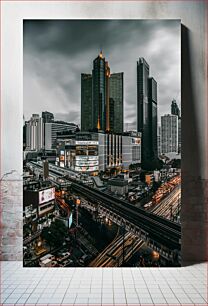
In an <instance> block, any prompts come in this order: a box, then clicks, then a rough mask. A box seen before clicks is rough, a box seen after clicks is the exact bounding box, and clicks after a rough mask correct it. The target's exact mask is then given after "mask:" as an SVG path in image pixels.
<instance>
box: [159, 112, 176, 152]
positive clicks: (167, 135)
mask: <svg viewBox="0 0 208 306" xmlns="http://www.w3.org/2000/svg"><path fill="white" fill-rule="evenodd" d="M161 144H162V153H171V152H175V153H177V152H178V116H177V115H170V114H168V115H164V116H162V117H161Z"/></svg>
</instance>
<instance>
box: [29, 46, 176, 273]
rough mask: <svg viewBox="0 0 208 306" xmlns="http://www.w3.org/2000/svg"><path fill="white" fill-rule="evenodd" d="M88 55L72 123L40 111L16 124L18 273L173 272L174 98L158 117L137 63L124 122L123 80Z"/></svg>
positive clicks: (150, 77)
mask: <svg viewBox="0 0 208 306" xmlns="http://www.w3.org/2000/svg"><path fill="white" fill-rule="evenodd" d="M96 53H97V56H96ZM94 54H95V56H94V59H93V60H92V61H91V62H90V65H88V67H91V68H90V70H91V72H90V70H89V71H82V72H81V73H79V80H80V81H79V90H80V122H79V121H77V120H70V121H69V120H64V119H63V118H60V117H58V115H57V114H54V112H51V111H50V109H48V110H46V108H45V106H44V104H43V105H42V111H41V113H38V112H36V113H31V114H30V118H28V119H27V120H25V119H24V126H23V236H24V237H23V264H24V266H27V267H167V266H172V267H176V266H180V265H181V223H180V211H181V112H180V101H179V100H177V99H179V98H178V96H177V95H176V97H172V98H170V100H169V101H168V102H167V104H168V108H166V109H165V113H164V112H161V111H160V112H159V111H158V109H159V107H160V108H162V106H161V105H160V95H159V94H158V87H160V86H161V84H160V83H159V81H158V80H157V79H156V77H155V74H156V71H155V70H154V69H153V68H152V65H150V64H149V63H148V60H147V59H146V56H145V54H141V56H139V57H137V58H135V59H133V60H134V66H135V78H133V80H134V84H132V85H131V86H134V87H135V91H136V103H135V105H136V107H135V109H134V116H135V118H136V120H135V121H131V122H127V120H126V117H125V112H126V107H127V102H126V101H125V91H126V90H127V89H126V88H127V85H128V84H129V83H128V84H126V83H125V82H126V81H125V80H126V77H125V71H122V70H121V71H118V72H113V69H112V67H113V62H112V61H111V56H110V54H109V55H108V58H107V57H106V56H105V49H104V48H100V49H99V51H98V52H97V50H94ZM114 69H115V68H114ZM160 92H161V90H160ZM77 99H79V97H78V98H77ZM167 109H169V111H167Z"/></svg>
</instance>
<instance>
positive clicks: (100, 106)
mask: <svg viewBox="0 0 208 306" xmlns="http://www.w3.org/2000/svg"><path fill="white" fill-rule="evenodd" d="M107 68H108V63H107V62H106V61H105V58H104V57H103V55H102V52H100V54H99V55H98V56H97V57H96V59H95V60H94V61H93V70H92V105H93V107H92V115H93V129H96V128H97V129H98V130H102V131H105V130H106V116H107V115H106V108H107V106H108V105H109V96H108V97H107V91H108V89H107V88H106V87H107V86H109V81H108V77H106V71H107ZM107 98H108V101H107ZM107 128H108V127H107Z"/></svg>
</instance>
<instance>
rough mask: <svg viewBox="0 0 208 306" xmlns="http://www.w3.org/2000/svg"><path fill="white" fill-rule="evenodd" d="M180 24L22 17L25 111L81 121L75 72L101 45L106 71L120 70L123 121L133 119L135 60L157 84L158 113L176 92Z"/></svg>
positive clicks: (88, 62) (88, 63)
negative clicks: (140, 61)
mask: <svg viewBox="0 0 208 306" xmlns="http://www.w3.org/2000/svg"><path fill="white" fill-rule="evenodd" d="M179 31H180V24H179V21H175V20H157V21H154V20H139V21H138V20H112V21H110V20H107V21H106V20H102V21H101V20H93V21H92V20H91V21H88V20H73V21H72V20H69V21H63V20H54V21H39V20H38V21H32V20H31V21H29V20H27V21H24V113H25V116H26V118H27V119H28V117H29V116H30V115H31V113H34V112H37V113H41V112H42V110H46V109H47V110H48V111H52V112H53V113H55V114H57V117H62V118H69V119H68V120H69V121H74V122H76V123H79V120H80V91H81V90H80V75H81V73H82V72H87V73H90V72H91V70H92V61H93V59H94V58H95V57H96V56H97V54H98V52H99V50H100V49H101V48H102V49H103V53H104V56H105V58H106V60H108V61H109V64H110V68H111V72H121V71H123V72H124V82H125V83H124V84H125V87H124V90H125V92H124V100H125V101H124V105H125V110H124V113H125V121H126V122H133V121H135V120H136V61H137V60H138V59H139V57H144V58H145V59H146V60H147V62H148V63H149V65H150V75H152V76H154V78H155V79H156V81H157V82H158V104H159V112H160V113H161V114H163V113H167V112H169V109H170V103H171V99H172V98H174V97H175V98H178V96H179V92H180V35H179V34H180V33H179Z"/></svg>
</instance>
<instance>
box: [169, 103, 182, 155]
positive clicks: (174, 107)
mask: <svg viewBox="0 0 208 306" xmlns="http://www.w3.org/2000/svg"><path fill="white" fill-rule="evenodd" d="M171 114H172V115H176V116H178V152H179V153H180V152H181V116H180V109H179V107H178V104H177V103H176V100H173V101H172V103H171Z"/></svg>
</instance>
